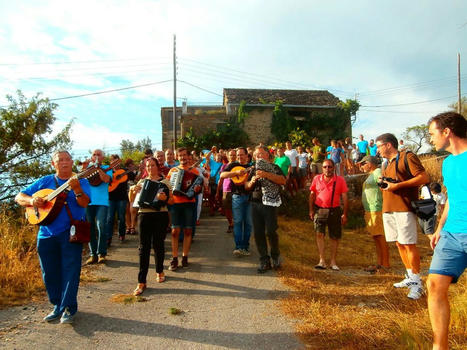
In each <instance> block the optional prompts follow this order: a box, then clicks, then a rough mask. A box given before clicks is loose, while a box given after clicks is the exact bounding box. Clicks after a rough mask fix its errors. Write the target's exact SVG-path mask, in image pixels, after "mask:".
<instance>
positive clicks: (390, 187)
mask: <svg viewBox="0 0 467 350" xmlns="http://www.w3.org/2000/svg"><path fill="white" fill-rule="evenodd" d="M383 182H384V183H385V184H387V187H386V188H383V189H382V190H383V191H389V192H394V191H395V190H397V189H398V188H399V184H395V183H392V182H386V181H383Z"/></svg>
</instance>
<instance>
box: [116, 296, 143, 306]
mask: <svg viewBox="0 0 467 350" xmlns="http://www.w3.org/2000/svg"><path fill="white" fill-rule="evenodd" d="M110 300H111V301H113V302H114V303H120V304H125V305H129V304H134V303H142V302H145V301H147V300H148V299H146V298H144V297H142V296H134V295H133V294H115V295H112V297H111V298H110Z"/></svg>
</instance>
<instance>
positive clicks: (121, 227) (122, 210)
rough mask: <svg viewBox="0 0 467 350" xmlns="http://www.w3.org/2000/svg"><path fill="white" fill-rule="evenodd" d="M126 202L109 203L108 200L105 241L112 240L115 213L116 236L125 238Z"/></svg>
mask: <svg viewBox="0 0 467 350" xmlns="http://www.w3.org/2000/svg"><path fill="white" fill-rule="evenodd" d="M127 203H128V201H126V200H120V201H111V200H109V209H108V211H107V222H106V231H107V239H112V236H113V233H114V221H115V213H117V220H118V235H119V236H125V230H126V225H125V214H126V205H127Z"/></svg>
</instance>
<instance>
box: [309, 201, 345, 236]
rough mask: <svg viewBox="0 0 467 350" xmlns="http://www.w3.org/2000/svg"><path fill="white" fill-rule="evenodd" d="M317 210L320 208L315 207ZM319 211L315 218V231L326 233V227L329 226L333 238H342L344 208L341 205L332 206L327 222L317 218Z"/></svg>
mask: <svg viewBox="0 0 467 350" xmlns="http://www.w3.org/2000/svg"><path fill="white" fill-rule="evenodd" d="M315 210H316V211H318V208H317V207H315ZM317 215H318V214H317V213H316V214H315V219H314V220H313V222H314V224H315V231H316V232H318V233H323V234H326V227H327V228H328V233H329V237H330V238H332V239H341V238H342V221H341V217H342V209H341V208H340V207H337V208H331V210H330V211H329V217H328V221H327V222H318V221H317V220H316V217H317Z"/></svg>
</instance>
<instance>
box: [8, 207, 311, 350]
mask: <svg viewBox="0 0 467 350" xmlns="http://www.w3.org/2000/svg"><path fill="white" fill-rule="evenodd" d="M226 227H227V223H226V220H225V218H224V217H221V216H215V217H203V218H202V222H201V225H200V226H198V228H197V233H196V236H195V239H194V242H193V245H192V249H191V253H190V261H189V262H190V266H189V267H188V268H184V269H179V270H177V271H175V272H171V271H168V270H166V276H167V279H166V282H164V283H157V282H156V279H155V269H154V259H153V258H152V257H151V267H150V272H149V275H148V289H147V290H146V291H145V292H144V294H143V296H144V297H145V298H147V301H146V302H140V303H132V304H126V305H125V304H122V303H116V302H114V301H112V296H113V295H116V294H131V292H132V291H133V289H134V288H135V286H136V282H137V271H138V250H137V245H138V238H137V236H130V237H128V239H127V241H126V242H124V243H123V244H120V243H119V242H115V243H114V245H113V246H112V247H111V248H110V250H109V255H108V258H109V261H108V262H107V263H106V265H105V266H98V267H95V268H94V269H95V274H96V275H98V276H102V277H107V278H110V279H111V280H110V281H108V282H96V283H90V284H85V285H81V286H80V291H79V296H78V302H79V312H78V314H77V315H76V317H75V322H74V323H73V324H72V325H61V324H59V323H58V322H54V323H45V322H42V321H41V320H42V318H43V317H44V315H46V314H47V313H48V312H49V311H50V309H51V307H50V305H49V304H48V302H46V301H44V302H43V303H41V304H33V305H27V306H23V307H14V308H9V309H5V310H0V348H6V349H79V348H82V349H86V350H88V349H302V348H304V345H303V344H302V343H301V342H300V341H299V340H298V338H297V337H296V336H295V335H294V332H293V327H294V324H293V321H291V320H289V319H287V318H286V317H285V316H283V315H282V314H281V313H280V310H279V307H278V299H280V298H281V297H283V296H285V295H287V293H289V291H288V290H287V288H286V287H285V286H284V285H282V284H281V283H280V282H279V279H278V278H277V275H276V273H275V272H268V273H266V274H264V275H259V274H257V273H256V267H257V262H258V255H257V252H256V247H255V246H254V240H253V237H252V239H251V243H252V247H251V251H252V255H251V256H249V257H241V258H236V257H234V256H233V255H232V250H233V237H232V234H227V233H225V229H226ZM169 236H170V235H168V237H167V239H166V260H165V261H166V267H167V266H168V263H169V261H170V258H171V256H170V255H171V254H170V239H169ZM114 241H115V240H114ZM170 308H177V309H179V310H181V313H180V314H178V315H172V314H170V312H169V310H170Z"/></svg>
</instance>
